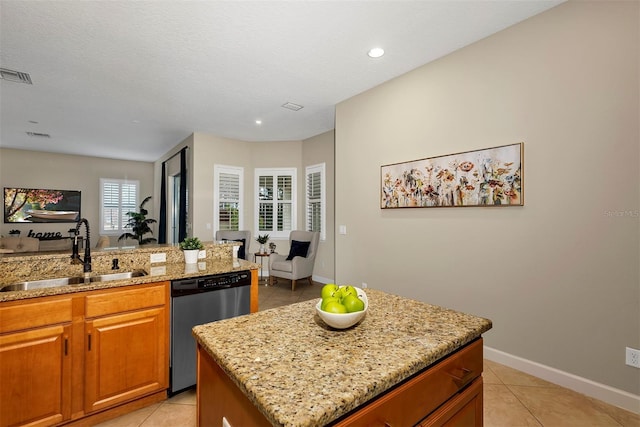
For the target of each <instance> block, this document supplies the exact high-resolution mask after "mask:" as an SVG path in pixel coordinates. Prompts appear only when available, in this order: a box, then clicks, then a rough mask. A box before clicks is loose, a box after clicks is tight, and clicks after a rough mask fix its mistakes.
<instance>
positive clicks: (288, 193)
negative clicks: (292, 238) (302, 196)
mask: <svg viewBox="0 0 640 427" xmlns="http://www.w3.org/2000/svg"><path fill="white" fill-rule="evenodd" d="M292 201H293V183H292V177H291V176H278V217H277V220H278V228H277V231H285V230H291V220H292V218H291V216H292Z"/></svg>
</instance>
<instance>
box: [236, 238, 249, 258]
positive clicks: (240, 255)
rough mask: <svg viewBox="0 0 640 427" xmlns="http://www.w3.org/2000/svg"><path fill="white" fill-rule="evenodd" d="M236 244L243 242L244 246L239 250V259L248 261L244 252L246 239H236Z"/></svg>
mask: <svg viewBox="0 0 640 427" xmlns="http://www.w3.org/2000/svg"><path fill="white" fill-rule="evenodd" d="M233 241H234V242H241V243H242V246H240V248H239V249H238V258H242V259H246V258H245V257H244V256H245V252H244V246H245V245H246V244H247V242H246V241H245V239H234V240H233Z"/></svg>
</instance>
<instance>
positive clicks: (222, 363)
mask: <svg viewBox="0 0 640 427" xmlns="http://www.w3.org/2000/svg"><path fill="white" fill-rule="evenodd" d="M366 292H367V296H368V298H369V311H368V313H367V315H366V317H365V318H364V319H363V320H362V322H361V323H360V324H358V325H356V326H355V327H352V328H349V329H346V330H335V329H333V328H331V327H329V326H327V325H326V324H325V323H324V322H323V321H322V320H321V319H320V318H319V317H318V315H317V314H316V312H315V303H316V302H317V300H311V301H305V302H301V303H297V304H292V305H289V306H284V307H280V308H276V309H272V310H267V311H262V312H258V313H253V314H251V315H247V316H241V317H237V318H233V319H227V320H222V321H219V322H215V323H209V324H206V325H201V326H196V327H195V328H194V329H193V333H194V336H195V337H196V341H197V342H198V425H200V426H209V425H217V426H218V425H223V424H222V418H223V417H224V418H225V419H226V421H227V422H228V423H229V425H231V426H232V427H238V426H243V425H274V426H322V425H384V423H385V422H387V423H388V424H389V425H418V424H419V425H429V423H430V422H431V421H433V420H436V418H437V419H438V420H444V419H449V418H451V419H454V418H455V417H456V416H458V415H456V414H462V416H463V417H464V419H465V420H472V422H473V423H474V424H476V425H481V422H482V376H481V373H482V339H481V336H482V334H483V333H484V332H486V331H488V330H489V329H491V326H492V324H491V321H490V320H488V319H484V318H480V317H476V316H472V315H468V314H464V313H460V312H457V311H454V310H449V309H445V308H442V307H438V306H434V305H430V304H426V303H423V302H419V301H415V300H411V299H407V298H403V297H400V296H396V295H390V294H387V293H385V292H381V291H377V290H371V289H368V290H366ZM443 417H445V418H443ZM446 417H449V418H446ZM452 417H453V418H452ZM453 424H454V425H455V423H453ZM460 424H463V423H460Z"/></svg>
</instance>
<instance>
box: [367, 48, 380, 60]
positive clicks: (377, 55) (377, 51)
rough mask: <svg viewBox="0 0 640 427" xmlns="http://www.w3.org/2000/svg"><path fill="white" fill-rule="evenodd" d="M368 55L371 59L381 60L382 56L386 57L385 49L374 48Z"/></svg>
mask: <svg viewBox="0 0 640 427" xmlns="http://www.w3.org/2000/svg"><path fill="white" fill-rule="evenodd" d="M367 55H369V57H370V58H380V57H381V56H382V55H384V49H383V48H381V47H374V48H373V49H371V50H370V51H369V52H367Z"/></svg>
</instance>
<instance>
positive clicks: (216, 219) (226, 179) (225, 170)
mask: <svg viewBox="0 0 640 427" xmlns="http://www.w3.org/2000/svg"><path fill="white" fill-rule="evenodd" d="M213 176H214V178H213V179H214V189H215V190H214V194H213V223H214V233H215V231H217V230H241V229H243V228H244V225H243V223H244V221H243V218H242V217H243V215H242V200H243V191H242V190H243V188H244V185H243V179H242V178H243V176H244V168H241V167H236V166H222V165H214V166H213Z"/></svg>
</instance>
